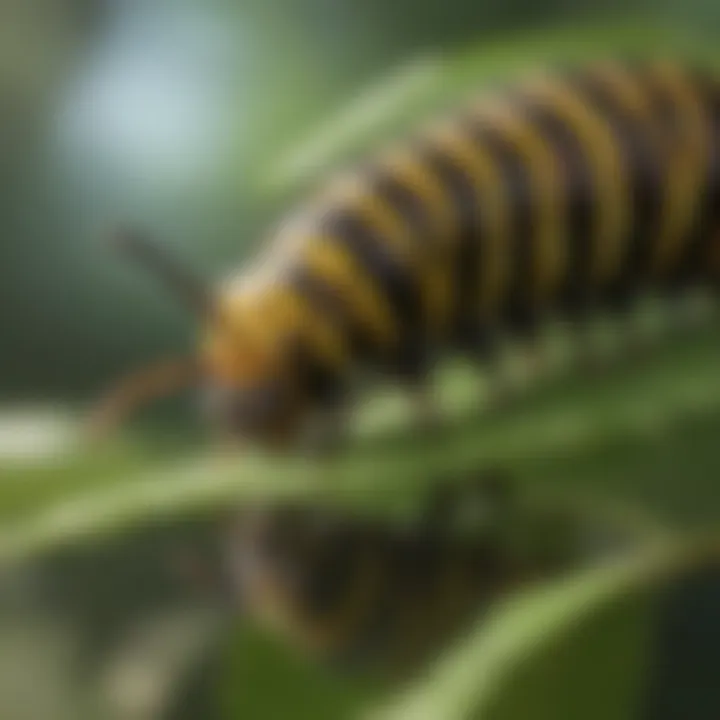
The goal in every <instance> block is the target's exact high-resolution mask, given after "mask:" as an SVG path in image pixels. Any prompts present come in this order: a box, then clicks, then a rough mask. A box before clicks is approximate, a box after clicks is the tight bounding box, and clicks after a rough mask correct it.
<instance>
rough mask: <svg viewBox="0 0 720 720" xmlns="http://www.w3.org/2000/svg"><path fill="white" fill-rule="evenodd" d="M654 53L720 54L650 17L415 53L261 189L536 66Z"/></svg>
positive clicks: (329, 122) (285, 159)
mask: <svg viewBox="0 0 720 720" xmlns="http://www.w3.org/2000/svg"><path fill="white" fill-rule="evenodd" d="M654 54H661V55H663V56H666V55H673V56H676V57H680V58H686V59H688V60H689V61H693V62H700V63H704V64H709V65H712V66H716V67H717V65H718V59H719V57H720V54H719V53H718V51H717V46H716V43H714V41H713V40H712V39H711V38H704V37H700V36H698V35H697V34H696V33H692V32H687V31H683V30H680V29H678V28H671V27H669V26H663V25H658V24H656V23H655V22H653V21H650V20H648V19H647V18H645V19H643V20H641V21H638V22H636V23H632V22H630V23H628V22H625V23H622V24H614V25H613V24H611V25H604V26H603V25H601V26H598V27H594V28H592V29H589V28H588V27H580V28H578V27H563V28H559V29H555V30H553V31H548V30H544V31H535V32H532V33H525V34H522V35H520V36H516V37H509V38H508V37H506V38H503V39H502V40H499V41H494V42H491V43H483V44H479V45H477V46H474V47H471V48H467V49H465V50H462V51H460V52H457V51H456V52H445V53H434V54H431V55H425V56H420V57H418V58H415V59H414V60H412V61H410V62H406V63H404V64H402V65H401V66H400V67H398V68H395V69H394V70H392V71H390V72H388V73H387V74H386V75H385V76H384V77H382V78H380V79H379V80H378V81H377V82H376V83H375V84H373V85H371V86H370V87H368V88H366V89H364V90H360V91H357V90H356V91H355V93H354V95H353V97H352V98H351V99H349V100H348V102H347V103H346V104H345V105H344V106H342V107H340V108H338V109H337V110H336V111H335V113H334V114H332V115H331V116H329V117H327V118H326V119H325V120H324V121H321V122H319V123H318V124H317V125H316V127H314V128H313V129H312V130H311V131H310V132H308V133H307V134H306V136H305V137H303V138H298V140H297V141H296V143H295V144H294V145H293V146H292V147H290V148H287V149H285V150H284V151H282V152H281V153H280V154H279V156H278V157H277V158H276V159H275V160H271V161H270V162H269V163H267V164H266V165H265V166H264V167H263V171H262V174H261V175H260V177H259V179H258V185H259V188H260V189H261V190H263V191H265V192H270V193H280V194H283V193H287V192H290V191H292V190H295V189H297V188H298V187H299V186H301V185H302V184H303V183H307V182H308V181H312V180H314V179H316V178H320V177H321V176H322V175H323V174H324V173H327V172H328V171H329V170H331V169H333V168H337V167H339V166H341V165H345V164H347V163H350V162H352V161H353V160H354V159H356V158H358V157H359V156H360V155H361V154H363V153H367V152H370V151H372V150H373V149H374V148H376V147H377V146H378V145H380V144H382V143H385V142H387V141H388V140H390V139H392V138H394V137H397V136H400V135H402V134H403V133H404V132H407V131H408V130H409V129H411V128H413V127H416V126H417V125H418V124H419V123H420V122H421V121H422V120H423V119H424V118H428V117H429V116H432V115H433V114H436V113H438V112H440V111H442V110H445V109H448V108H452V107H453V106H454V105H456V104H457V103H459V102H461V101H462V100H463V99H466V98H467V97H468V96H470V95H471V94H476V93H479V92H482V90H483V89H487V88H488V87H489V86H491V85H492V84H493V83H497V82H500V81H506V80H509V79H511V78H512V77H515V76H519V75H522V74H523V73H526V72H528V70H529V69H532V68H536V67H537V66H538V65H539V64H544V65H550V66H551V65H557V64H570V65H572V64H578V63H582V62H585V61H589V60H591V59H593V58H597V57H606V56H613V55H616V56H617V55H620V56H623V55H633V56H643V55H645V56H648V55H654Z"/></svg>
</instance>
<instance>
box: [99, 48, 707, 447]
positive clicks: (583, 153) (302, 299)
mask: <svg viewBox="0 0 720 720" xmlns="http://www.w3.org/2000/svg"><path fill="white" fill-rule="evenodd" d="M719 231H720V81H719V80H718V78H717V77H715V76H714V75H713V74H712V73H711V72H709V71H705V70H701V69H696V68H689V67H686V66H685V65H683V64H679V63H675V62H672V61H666V60H661V59H658V60H652V61H642V62H632V63H630V62H620V61H603V62H595V63H592V64H588V65H587V66H585V67H582V68H578V69H573V70H565V71H557V70H555V71H550V70H547V71H543V72H536V73H535V74H533V75H532V76H529V77H528V78H527V80H526V81H520V82H516V83H515V84H512V85H510V86H508V87H507V88H504V89H500V90H498V91H496V92H493V93H488V94H486V95H484V96H482V97H480V98H479V99H477V100H475V101H473V102H470V103H467V104H465V105H463V106H462V107H461V108H459V109H458V110H457V111H456V112H454V113H450V114H448V115H447V116H446V117H443V118H441V119H440V120H438V121H436V122H433V123H430V124H428V125H427V126H423V127H421V128H419V129H418V131H417V132H416V133H415V134H413V135H411V136H410V137H408V138H406V140H405V141H404V142H402V143H398V144H397V145H394V146H392V147H391V148H390V149H389V150H387V151H386V152H381V153H379V154H378V155H377V156H373V157H371V158H369V159H368V160H367V161H365V162H362V163H360V164H359V165H358V166H357V167H355V168H353V169H352V170H351V171H348V172H345V173H341V174H339V175H338V176H336V177H333V178H331V179H330V181H329V182H328V184H327V186H325V187H323V188H322V189H321V190H320V191H319V192H317V193H316V194H315V195H313V196H312V197H311V198H310V199H309V201H308V202H307V203H306V204H304V205H303V206H302V207H301V208H300V210H299V211H298V212H296V213H294V214H291V215H290V217H289V218H288V220H287V221H286V222H284V223H282V224H281V226H280V229H279V231H278V232H277V233H275V235H274V237H273V238H272V239H271V240H270V241H269V242H268V245H267V249H266V251H265V252H264V253H263V254H262V255H261V257H260V258H259V259H258V261H257V263H256V264H254V265H251V266H250V267H248V268H246V269H245V270H244V271H243V272H241V273H240V274H239V276H237V277H235V278H233V279H232V280H231V281H230V282H228V283H226V284H225V285H223V286H222V287H221V288H220V289H219V291H218V292H210V291H209V290H208V289H206V288H205V287H203V286H202V284H201V283H198V282H197V280H195V279H194V278H192V277H191V276H190V275H188V274H187V273H186V272H185V271H183V270H182V269H181V268H179V267H178V266H177V265H176V264H175V263H173V262H171V261H170V259H169V258H167V257H166V256H164V254H163V253H161V252H160V251H159V249H158V248H156V247H155V246H151V245H149V244H148V243H147V242H145V241H144V240H143V239H142V238H141V237H140V236H136V235H133V234H132V233H130V234H126V235H125V237H124V240H125V245H126V246H127V247H129V248H130V249H131V250H133V251H134V252H135V254H136V255H138V256H139V257H141V258H142V259H143V260H144V261H145V262H146V263H149V264H150V265H152V266H153V267H154V268H155V269H156V270H157V271H158V272H160V273H161V274H163V275H164V276H165V277H166V279H168V280H169V281H171V282H172V283H173V284H174V285H175V286H176V287H177V288H179V289H180V290H181V293H182V294H183V296H184V297H186V298H187V299H188V300H189V301H190V304H191V306H192V307H193V308H194V309H195V310H197V311H198V312H199V313H200V315H201V316H202V318H203V319H204V321H205V331H204V336H203V341H202V348H201V351H200V353H199V357H198V359H195V360H192V361H189V362H187V363H178V364H171V365H169V366H162V367H159V368H157V369H155V370H154V371H151V372H149V373H147V374H141V375H139V376H137V377H135V378H133V379H131V380H130V381H129V382H128V383H127V384H125V385H123V386H121V387H120V389H119V390H118V392H117V393H114V394H111V396H110V397H109V399H108V400H107V401H106V402H105V403H104V404H102V405H101V407H100V411H99V413H98V415H97V416H96V419H97V424H98V426H104V425H107V424H111V423H112V422H114V421H115V420H116V419H117V418H118V417H120V416H122V415H123V414H124V413H125V412H127V411H128V409H130V408H131V407H132V406H133V405H136V404H139V403H140V402H142V401H145V400H147V399H148V398H149V397H150V396H152V395H161V394H165V393H167V392H169V391H170V390H172V389H174V388H178V387H180V386H182V385H183V384H187V383H188V382H193V381H199V382H201V383H203V384H205V385H206V387H207V389H208V397H209V399H210V405H211V407H212V409H213V414H214V417H216V418H218V420H219V423H220V425H221V426H222V427H223V428H225V429H226V430H227V431H228V433H229V434H230V435H232V436H233V437H236V438H240V437H242V438H250V439H252V440H254V441H257V442H259V443H260V444H264V445H266V446H270V447H290V446H293V444H294V443H297V442H298V441H299V440H301V439H302V438H303V437H305V436H306V435H307V433H308V432H309V428H310V427H313V426H317V424H318V423H319V424H320V426H323V425H324V427H325V429H326V431H329V432H332V431H333V430H334V431H337V428H338V426H339V420H338V418H339V417H340V416H341V414H342V413H341V411H342V409H343V408H345V407H347V405H348V401H349V398H351V397H352V394H353V390H354V388H355V387H356V384H357V381H358V377H362V376H363V374H367V373H370V374H372V373H377V374H380V375H385V376H388V377H390V378H395V379H398V380H400V381H401V382H403V383H404V384H406V385H407V386H408V388H411V389H413V390H414V391H415V390H417V391H419V392H420V393H422V390H423V389H424V388H426V383H425V380H426V378H427V377H428V373H429V370H430V369H431V368H432V367H433V365H434V363H435V362H436V361H437V360H438V359H439V358H440V357H443V356H446V355H452V354H464V355H469V356H471V357H473V358H476V359H477V360H478V361H480V362H482V363H488V362H489V361H491V360H492V358H493V357H495V356H496V353H497V348H498V346H499V341H500V339H501V338H503V337H508V336H509V337H513V338H516V339H518V340H520V341H522V342H527V343H528V344H529V345H532V343H533V342H534V341H535V338H536V334H537V330H538V327H539V326H540V323H541V322H542V321H543V320H544V319H546V318H548V317H558V318H562V319H564V320H567V321H569V322H570V323H571V325H572V326H577V327H578V328H582V327H584V326H585V325H586V324H587V322H588V320H589V319H590V318H591V317H592V316H593V314H594V313H595V312H596V311H599V310H602V311H604V312H609V313H611V314H617V315H618V316H622V315H623V314H624V313H626V312H627V311H628V310H629V308H631V306H632V305H633V304H634V301H635V299H636V298H638V297H639V296H640V295H642V294H643V293H647V292H653V293H657V294H660V295H663V296H666V297H668V298H673V297H677V296H679V295H680V293H681V292H683V291H685V290H687V289H691V288H695V287H706V288H709V289H710V290H714V288H715V287H716V286H717V282H718V278H719V277H720V232H719ZM327 434H328V433H326V435H327Z"/></svg>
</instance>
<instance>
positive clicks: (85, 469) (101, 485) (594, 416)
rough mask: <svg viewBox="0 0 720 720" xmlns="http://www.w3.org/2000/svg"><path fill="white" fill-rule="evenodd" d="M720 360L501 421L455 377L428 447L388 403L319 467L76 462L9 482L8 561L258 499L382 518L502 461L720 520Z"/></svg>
mask: <svg viewBox="0 0 720 720" xmlns="http://www.w3.org/2000/svg"><path fill="white" fill-rule="evenodd" d="M717 357H720V338H718V337H716V335H715V334H714V333H712V332H708V333H706V334H704V335H700V336H698V337H696V338H695V340H694V341H690V340H688V341H686V342H685V344H684V345H683V346H682V347H675V348H672V349H667V350H666V351H664V352H662V353H659V354H658V355H657V357H656V358H654V359H653V360H652V361H648V362H647V363H646V364H644V365H641V366H639V365H637V364H636V365H634V366H632V365H629V366H626V367H623V368H619V369H618V370H617V371H615V372H611V373H608V374H607V375H606V376H605V377H604V378H602V379H596V380H595V382H593V383H589V382H588V381H587V378H585V379H583V378H582V377H577V376H575V377H566V378H565V380H564V381H562V382H557V383H555V382H547V383H546V384H545V385H544V386H543V385H541V386H540V387H538V388H536V389H535V390H534V391H532V392H529V393H528V395H527V396H526V397H525V398H523V399H522V401H521V402H518V403H516V404H515V405H513V406H510V407H507V408H506V409H504V410H502V411H497V412H477V411H476V410H474V409H473V408H474V407H477V406H478V404H480V405H481V400H482V392H481V389H478V384H477V382H476V381H477V378H476V377H475V376H474V375H473V374H472V373H468V372H467V371H463V370H461V369H452V368H448V370H447V375H446V376H444V377H441V378H440V379H439V382H438V392H439V394H440V398H441V400H442V401H443V405H444V406H445V408H446V411H447V416H448V421H447V425H446V427H445V429H443V430H440V431H438V432H437V433H436V434H435V435H434V436H433V437H430V438H424V439H423V442H420V443H419V442H418V436H417V433H416V431H415V430H414V426H413V425H412V423H409V422H408V417H407V413H406V412H403V405H402V403H400V402H399V401H398V398H394V399H393V398H392V397H388V396H381V397H379V398H377V399H376V400H375V401H372V402H369V403H368V406H367V407H366V408H365V409H364V410H363V412H362V413H361V415H360V417H359V419H358V428H357V437H356V438H355V440H354V441H353V442H352V443H351V445H350V447H349V449H348V452H347V453H345V454H344V455H343V456H342V457H341V458H339V459H338V460H337V461H335V462H333V463H331V464H328V465H327V466H326V467H325V468H324V469H321V468H320V467H319V465H318V463H316V462H311V461H303V460H302V459H286V460H281V459H277V458H270V457H265V456H261V455H247V456H243V457H241V458H226V457H221V456H215V457H213V456H210V457H208V456H204V455H203V454H201V453H196V454H189V453H188V451H187V450H185V451H184V452H183V455H182V456H181V459H180V460H178V461H175V462H165V463H162V462H160V460H159V459H154V460H153V461H152V462H150V461H148V465H149V467H147V468H146V469H144V467H143V465H142V462H141V455H140V454H137V455H135V456H133V455H132V453H130V454H129V455H128V458H129V459H127V460H126V461H123V459H122V458H123V456H122V455H112V454H110V455H108V456H107V465H106V466H103V465H102V464H101V463H100V462H99V459H96V460H95V462H90V461H89V460H88V461H87V464H83V462H80V461H79V460H78V461H77V462H76V463H75V464H70V465H69V466H67V467H64V468H59V469H58V470H57V471H56V473H55V475H53V472H52V471H51V470H49V469H48V470H47V471H45V472H44V473H43V474H42V475H43V484H44V486H45V487H47V488H48V492H49V494H48V496H47V497H45V496H44V495H43V494H42V493H36V492H35V489H34V487H33V484H32V483H33V480H32V478H33V477H34V474H33V473H32V472H30V471H27V472H22V471H16V472H15V473H6V476H5V478H4V480H3V482H2V483H1V484H0V511H1V510H2V509H5V510H6V512H5V514H4V523H3V526H2V527H1V528H0V558H2V557H6V558H8V557H13V556H21V555H23V554H27V553H29V552H35V551H43V550H44V551H47V550H51V549H52V548H53V547H55V546H57V545H59V544H62V543H65V542H77V541H79V540H82V539H88V538H91V537H96V536H97V535H98V534H100V533H106V532H116V531H118V530H120V529H123V528H128V527H131V526H132V525H134V524H138V523H142V522H146V521H151V520H158V519H160V518H170V517H179V516H184V515H187V514H191V513H198V512H202V511H203V510H205V509H210V508H213V507H214V508H217V507H220V506H222V505H225V504H227V503H228V502H233V501H234V500H239V499H241V498H243V497H245V498H248V497H254V496H258V495H260V496H267V495H273V494H279V495H282V494H295V493H300V494H308V493H318V492H320V493H324V494H327V493H328V492H330V493H333V494H334V495H335V496H336V497H337V499H338V501H341V502H349V503H352V504H354V505H360V506H364V507H368V508H372V509H373V510H374V511H377V510H381V509H383V508H386V507H389V506H392V504H393V503H397V502H403V500H404V499H405V500H406V499H407V498H413V497H418V495H419V494H421V493H422V488H423V487H426V486H427V484H429V483H431V482H433V481H434V480H435V479H436V477H437V476H439V475H440V476H444V475H447V474H452V473H453V472H456V471H462V470H467V469H473V468H477V467H478V466H483V465H498V464H499V465H504V466H507V467H508V468H510V469H511V470H515V471H516V473H517V474H518V476H519V479H520V480H521V481H526V482H527V483H529V484H531V485H532V484H535V483H537V485H538V486H539V487H555V488H559V489H562V488H569V489H572V490H573V491H577V490H579V489H582V488H585V490H587V489H592V490H593V492H595V493H598V492H600V493H602V491H603V490H605V491H606V493H607V492H609V491H610V490H612V491H613V492H615V493H617V494H619V495H620V497H623V496H624V497H626V498H627V499H632V500H634V501H635V503H636V504H637V503H638V502H639V503H641V504H643V506H646V507H647V508H648V509H654V510H661V511H663V512H664V513H665V514H667V516H668V518H669V519H672V518H673V515H674V514H675V513H676V512H677V511H678V510H682V516H681V519H682V520H683V522H689V521H693V520H695V521H697V520H703V521H705V522H707V521H712V520H716V519H717V515H718V512H720V491H719V489H718V487H717V483H716V482H715V478H716V477H717V476H718V471H719V470H720V457H718V454H717V452H716V445H717V437H718V435H719V434H720V375H718V373H717ZM78 476H81V477H78ZM53 477H54V478H55V479H54V480H53ZM53 482H57V486H55V485H53ZM24 493H27V494H24ZM5 498H10V500H11V502H8V504H7V505H5V503H6V502H7V501H6V499H5ZM0 516H2V515H0Z"/></svg>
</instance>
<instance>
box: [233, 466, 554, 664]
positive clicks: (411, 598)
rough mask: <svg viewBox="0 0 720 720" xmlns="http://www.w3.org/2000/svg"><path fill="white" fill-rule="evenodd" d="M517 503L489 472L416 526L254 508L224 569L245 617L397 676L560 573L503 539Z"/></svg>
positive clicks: (333, 660) (446, 489) (317, 651)
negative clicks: (496, 606)
mask: <svg viewBox="0 0 720 720" xmlns="http://www.w3.org/2000/svg"><path fill="white" fill-rule="evenodd" d="M514 504H515V499H514V495H513V489H512V488H511V487H510V486H509V485H508V481H507V479H506V477H504V476H503V475H501V474H498V473H497V472H494V473H491V472H487V471H486V472H483V473H481V474H479V475H477V474H470V475H469V476H468V477H463V478H459V479H457V478H455V479H453V481H452V482H449V481H440V482H438V483H437V484H436V485H435V486H434V488H433V490H432V491H431V492H430V494H429V498H428V499H427V500H426V501H425V503H424V507H423V508H422V510H421V513H420V517H419V518H417V519H415V520H414V521H413V522H411V523H410V524H408V525H403V524H398V523H393V522H388V521H383V520H381V519H370V518H368V517H364V516H363V515H362V514H351V513H350V512H349V511H348V510H344V509H341V508H338V507H335V506H331V505H327V504H326V505H317V504H312V503H308V502H306V503H301V502H300V501H295V502H292V501H286V502H285V503H281V504H269V505H266V506H264V507H263V506H258V505H256V506H253V507H246V508H244V509H241V510H240V511H239V512H237V513H236V514H235V516H234V518H233V521H232V525H231V526H230V531H229V532H228V533H227V535H226V537H225V538H224V543H223V546H224V547H223V562H222V565H223V567H222V569H221V572H222V573H224V574H225V575H226V576H227V577H229V578H230V580H229V582H227V583H226V590H229V595H230V602H231V605H232V607H233V608H235V609H236V610H239V612H240V614H241V617H242V616H244V617H245V618H246V619H252V620H254V621H255V622H256V623H257V624H259V625H260V626H261V627H263V628H264V629H265V631H266V632H267V631H269V632H271V633H275V634H276V635H277V636H278V637H279V638H280V639H282V640H284V641H286V642H287V643H289V644H290V646H291V647H293V648H294V649H295V650H296V651H299V652H300V653H302V654H303V655H305V656H306V657H307V658H308V659H311V660H314V661H319V662H320V663H322V664H324V665H325V666H328V667H330V668H334V669H337V670H342V671H345V672H351V673H358V674H363V673H370V674H377V675H378V676H386V677H387V676H390V677H399V676H402V675H404V674H409V673H411V672H413V670H414V669H416V668H418V667H419V666H420V665H422V663H423V661H424V660H425V659H426V658H429V656H430V655H431V654H434V653H436V652H438V651H439V650H441V649H442V647H443V646H444V645H445V644H446V643H448V642H449V641H451V639H452V638H453V636H454V635H455V634H456V633H457V632H458V631H460V630H461V628H462V627H463V625H464V624H465V623H467V622H470V621H472V620H473V619H474V618H475V617H478V619H479V618H480V615H481V614H482V612H483V611H484V610H487V609H488V608H489V607H490V606H491V605H492V604H493V602H495V601H496V600H498V599H499V598H501V597H503V596H505V595H506V594H508V593H510V592H511V591H512V590H513V589H514V588H517V587H519V586H520V585H521V584H525V583H529V582H532V580H533V579H535V578H540V577H547V575H548V574H549V573H551V572H556V571H558V570H559V569H560V567H561V565H562V562H563V561H557V560H555V559H553V560H552V561H549V562H548V561H543V562H538V561H537V560H535V559H532V560H531V559H530V558H528V557H525V556H524V555H523V553H521V552H518V551H517V550H514V549H512V547H511V546H510V544H509V543H508V542H507V541H506V540H504V539H503V537H502V527H503V526H504V525H507V524H509V521H508V518H509V517H510V516H511V515H512V513H513V512H514ZM469 507H472V508H473V509H474V511H476V512H475V513H474V515H473V517H471V518H470V519H468V518H467V517H466V518H465V523H464V525H465V526H466V527H465V530H464V531H463V530H462V528H461V524H460V523H459V516H460V514H461V513H460V511H461V510H462V511H465V512H467V510H468V508H469ZM483 513H484V516H485V517H484V519H482V514H483Z"/></svg>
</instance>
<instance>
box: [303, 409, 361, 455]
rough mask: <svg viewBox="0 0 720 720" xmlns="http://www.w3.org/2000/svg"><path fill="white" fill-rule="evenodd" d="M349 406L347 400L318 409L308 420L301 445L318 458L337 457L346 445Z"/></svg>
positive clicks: (349, 415)
mask: <svg viewBox="0 0 720 720" xmlns="http://www.w3.org/2000/svg"><path fill="white" fill-rule="evenodd" d="M350 418H351V407H350V403H349V402H348V401H347V400H344V401H342V402H341V401H338V402H336V403H334V404H333V405H331V406H328V407H326V408H323V409H322V410H320V411H319V412H318V413H317V414H316V415H315V416H314V417H313V418H312V419H311V421H310V422H309V424H308V428H307V431H306V433H305V437H304V438H303V445H304V447H305V449H306V450H307V451H308V452H309V454H310V455H311V456H312V457H314V458H316V459H320V460H329V459H332V458H335V457H337V456H338V455H340V454H341V453H342V451H343V450H344V449H345V448H346V447H347V445H348V438H349V436H350Z"/></svg>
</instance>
